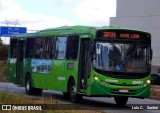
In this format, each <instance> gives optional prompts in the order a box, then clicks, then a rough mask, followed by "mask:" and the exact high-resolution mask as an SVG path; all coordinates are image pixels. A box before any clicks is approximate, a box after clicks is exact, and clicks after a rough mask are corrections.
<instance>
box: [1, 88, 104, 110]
mask: <svg viewBox="0 0 160 113" xmlns="http://www.w3.org/2000/svg"><path fill="white" fill-rule="evenodd" d="M0 104H14V105H16V104H22V106H23V104H35V105H36V104H58V103H57V101H55V100H53V99H51V97H47V98H41V99H39V98H35V97H34V98H33V97H28V96H24V95H22V94H8V92H5V91H4V92H0ZM17 112H18V113H22V112H23V113H103V112H101V111H96V110H42V111H18V110H15V111H1V113H17Z"/></svg>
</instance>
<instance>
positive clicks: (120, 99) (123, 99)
mask: <svg viewBox="0 0 160 113" xmlns="http://www.w3.org/2000/svg"><path fill="white" fill-rule="evenodd" d="M114 100H115V102H116V104H117V105H118V106H125V105H126V103H127V101H128V97H114Z"/></svg>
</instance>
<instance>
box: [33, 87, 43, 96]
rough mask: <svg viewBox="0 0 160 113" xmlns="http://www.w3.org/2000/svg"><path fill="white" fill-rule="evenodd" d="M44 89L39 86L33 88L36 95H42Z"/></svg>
mask: <svg viewBox="0 0 160 113" xmlns="http://www.w3.org/2000/svg"><path fill="white" fill-rule="evenodd" d="M42 91H43V90H42V89H39V88H33V94H34V95H41V94H42Z"/></svg>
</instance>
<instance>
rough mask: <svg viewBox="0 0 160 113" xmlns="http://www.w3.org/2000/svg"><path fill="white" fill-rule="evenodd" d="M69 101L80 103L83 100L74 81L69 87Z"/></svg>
mask: <svg viewBox="0 0 160 113" xmlns="http://www.w3.org/2000/svg"><path fill="white" fill-rule="evenodd" d="M69 99H70V101H71V102H73V103H76V102H80V101H81V100H82V95H79V94H77V92H76V85H75V82H74V80H72V81H71V82H70V85H69Z"/></svg>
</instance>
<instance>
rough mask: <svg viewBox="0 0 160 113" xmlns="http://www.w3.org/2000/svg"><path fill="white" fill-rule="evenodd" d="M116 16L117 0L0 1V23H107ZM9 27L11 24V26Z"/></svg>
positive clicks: (47, 25) (48, 25) (30, 25)
mask: <svg viewBox="0 0 160 113" xmlns="http://www.w3.org/2000/svg"><path fill="white" fill-rule="evenodd" d="M115 16H116V0H0V26H4V25H5V24H4V22H6V21H9V22H11V23H12V22H14V23H15V22H18V23H19V24H18V25H17V27H27V30H42V29H46V28H54V27H60V26H72V25H88V26H107V25H109V18H110V17H115ZM10 26H14V25H11V24H10Z"/></svg>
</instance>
